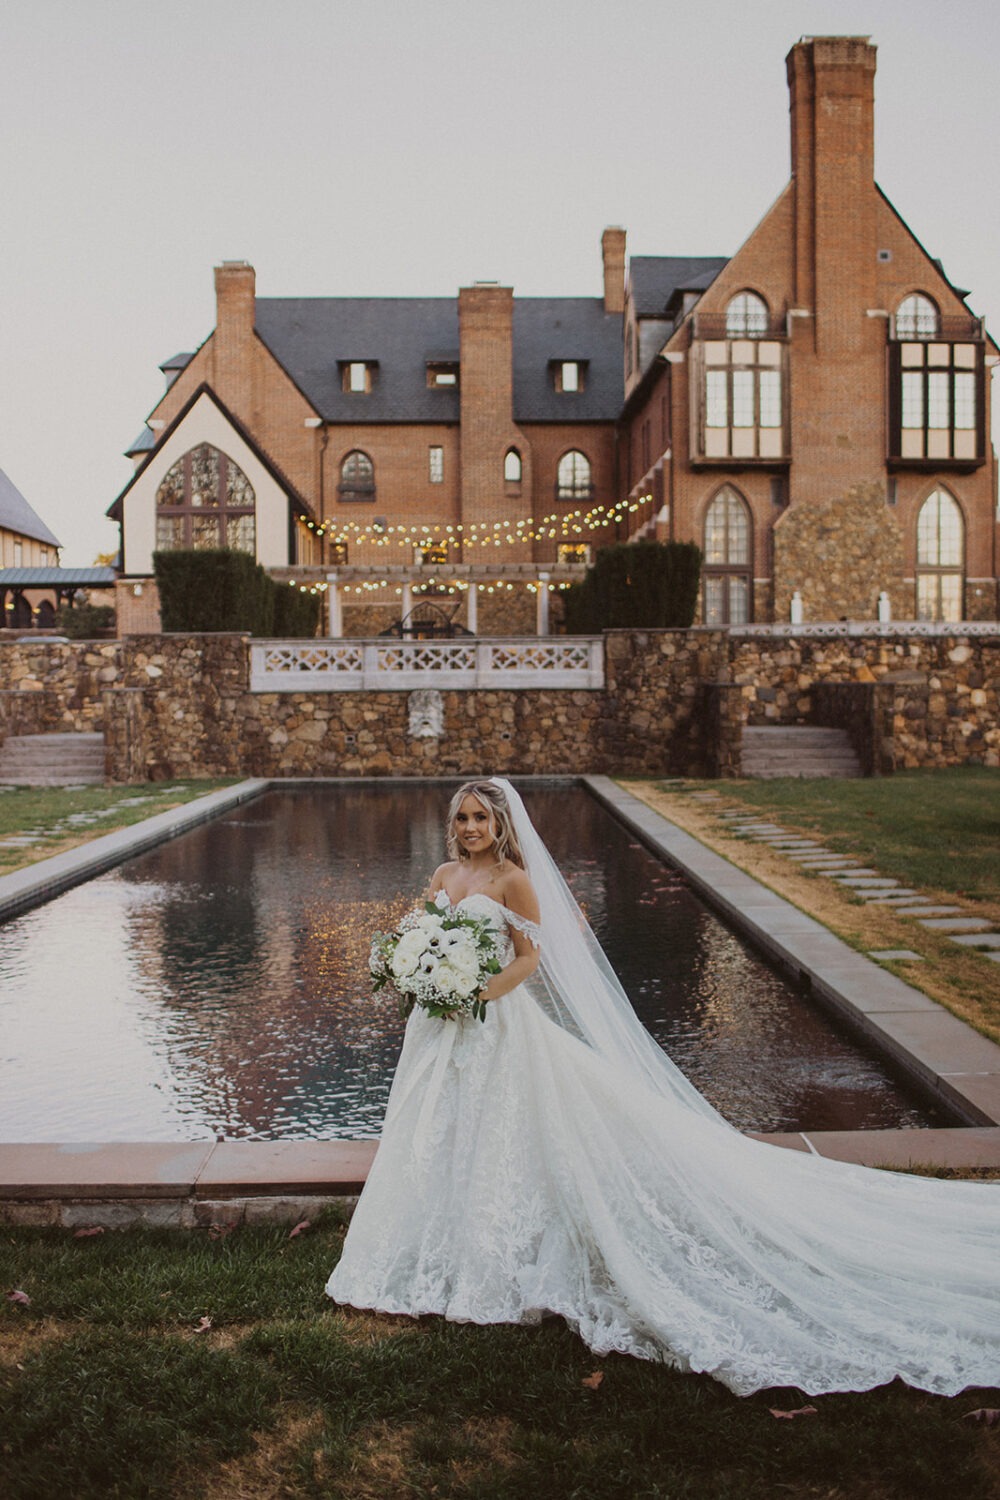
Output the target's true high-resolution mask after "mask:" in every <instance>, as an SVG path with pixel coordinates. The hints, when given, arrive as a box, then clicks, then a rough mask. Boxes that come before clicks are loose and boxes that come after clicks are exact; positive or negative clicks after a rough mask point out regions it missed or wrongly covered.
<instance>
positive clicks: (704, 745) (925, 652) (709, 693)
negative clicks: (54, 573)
mask: <svg viewBox="0 0 1000 1500" xmlns="http://www.w3.org/2000/svg"><path fill="white" fill-rule="evenodd" d="M248 663H249V652H248V642H247V639H246V638H245V637H243V636H239V635H201V636H183V635H177V636H165V635H149V636H130V637H127V638H126V639H124V640H122V641H110V642H105V641H101V642H86V641H84V642H76V641H72V642H67V643H57V642H53V643H51V644H46V643H44V642H42V641H32V642H31V643H29V644H24V645H22V644H19V643H0V738H2V736H3V735H4V734H10V733H39V732H45V731H52V730H56V729H60V730H64V731H65V730H67V729H75V730H99V729H102V728H103V729H104V731H105V734H106V738H107V749H108V764H109V766H110V767H111V774H112V776H113V779H115V780H117V781H125V782H133V781H142V780H147V779H165V778H172V777H181V776H186V777H202V776H228V775H254V776H372V775H388V774H396V775H413V776H427V775H463V774H465V773H466V772H481V771H483V770H487V769H489V770H496V771H506V772H509V773H511V774H518V773H520V774H531V773H536V774H545V773H549V774H555V773H564V772H576V773H585V772H592V773H600V772H605V773H616V774H621V775H635V776H649V775H689V776H731V775H735V774H738V768H739V739H740V734H741V727H742V724H743V723H750V724H791V723H796V722H803V723H805V722H830V723H837V724H840V725H844V726H845V727H847V728H848V729H849V731H850V732H851V734H852V738H853V739H854V741H855V744H856V746H857V747H858V748H859V750H860V751H861V753H862V756H863V760H864V763H865V765H866V766H868V767H871V768H872V769H874V770H876V771H882V772H887V771H891V770H892V769H894V768H899V767H912V766H947V765H957V764H962V763H965V762H969V763H975V764H986V765H993V766H996V765H1000V702H998V690H1000V628H998V630H997V632H995V633H993V634H990V635H985V636H969V635H962V633H961V630H960V627H956V628H955V632H954V634H952V635H937V636H920V637H907V636H902V635H896V636H858V635H849V634H845V635H843V636H841V635H836V636H828V635H827V636H819V635H804V634H792V633H787V634H781V635H778V634H769V635H763V634H762V635H753V636H741V635H738V634H732V635H730V634H728V633H727V632H726V631H721V630H708V629H704V628H698V629H692V630H686V631H685V630H657V631H625V630H621V631H609V632H607V633H606V635H605V677H606V680H605V687H604V689H603V690H600V691H582V690H578V689H577V690H570V689H545V690H539V689H530V690H529V689H525V690H509V689H508V690H499V689H490V690H476V691H470V692H456V691H453V690H452V691H446V690H442V692H441V707H442V714H443V726H442V728H443V732H442V734H441V736H440V737H437V738H435V737H426V738H424V737H417V736H415V735H413V734H411V732H410V730H411V725H410V719H409V709H410V694H409V693H408V692H339V693H335V692H321V693H311V692H310V693H303V692H299V693H251V692H250V691H249V685H248ZM859 689H865V691H859Z"/></svg>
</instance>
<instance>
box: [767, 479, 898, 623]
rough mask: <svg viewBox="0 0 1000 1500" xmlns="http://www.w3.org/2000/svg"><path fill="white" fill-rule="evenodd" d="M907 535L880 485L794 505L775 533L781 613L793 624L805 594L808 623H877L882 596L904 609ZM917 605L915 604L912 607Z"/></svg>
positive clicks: (778, 611)
mask: <svg viewBox="0 0 1000 1500" xmlns="http://www.w3.org/2000/svg"><path fill="white" fill-rule="evenodd" d="M902 574H903V535H902V531H901V530H900V526H899V522H898V521H897V520H896V517H895V516H894V515H893V513H892V511H891V510H890V509H889V507H888V506H887V505H886V500H885V489H884V487H883V486H882V485H880V484H858V485H854V486H853V487H852V488H851V489H850V490H849V491H848V493H847V494H846V495H844V496H842V497H838V498H835V499H830V500H827V501H825V502H823V503H816V504H813V505H793V506H790V507H789V508H788V510H786V511H785V512H784V513H783V514H782V516H781V517H780V518H779V519H778V521H777V522H776V523H775V527H774V611H775V618H776V619H779V620H787V619H788V618H789V611H790V609H791V602H792V595H793V593H794V592H795V591H796V590H798V592H799V595H800V597H801V599H802V609H803V618H804V619H806V620H837V619H840V618H842V617H843V618H844V619H853V620H874V619H875V618H876V616H877V612H878V611H877V606H878V596H879V594H880V592H881V591H882V590H883V589H886V590H887V591H888V592H889V594H890V599H891V604H892V610H893V614H894V615H896V616H897V617H904V618H905V617H906V615H907V614H912V606H911V608H910V609H909V610H905V608H904V597H903V587H902ZM907 602H909V601H907Z"/></svg>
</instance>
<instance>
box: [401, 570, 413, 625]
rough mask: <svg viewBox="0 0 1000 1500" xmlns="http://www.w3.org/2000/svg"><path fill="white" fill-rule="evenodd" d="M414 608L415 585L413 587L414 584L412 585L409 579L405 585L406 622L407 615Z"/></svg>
mask: <svg viewBox="0 0 1000 1500" xmlns="http://www.w3.org/2000/svg"><path fill="white" fill-rule="evenodd" d="M412 608H413V585H412V583H410V581H409V579H407V581H406V583H404V584H403V619H404V620H405V619H406V617H407V615H408V614H409V613H410V610H411V609H412Z"/></svg>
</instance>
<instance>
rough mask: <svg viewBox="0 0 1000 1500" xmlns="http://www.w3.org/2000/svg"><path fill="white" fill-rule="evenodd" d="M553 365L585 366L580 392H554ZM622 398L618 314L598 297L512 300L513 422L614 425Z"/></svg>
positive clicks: (620, 336)
mask: <svg viewBox="0 0 1000 1500" xmlns="http://www.w3.org/2000/svg"><path fill="white" fill-rule="evenodd" d="M552 360H581V361H586V362H587V370H586V374H585V376H584V384H583V390H582V391H575V392H567V393H566V394H563V393H562V392H561V391H557V390H556V389H555V386H554V384H553V379H552V370H551V368H550V361H552ZM624 396H625V390H624V375H623V372H622V317H621V313H606V312H605V311H604V302H603V300H602V299H601V298H600V297H515V299H514V420H515V421H516V422H613V421H615V420H616V419H617V417H618V414H619V412H620V411H621V409H622V401H623V400H624Z"/></svg>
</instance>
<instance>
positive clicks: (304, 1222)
mask: <svg viewBox="0 0 1000 1500" xmlns="http://www.w3.org/2000/svg"><path fill="white" fill-rule="evenodd" d="M311 1227H312V1221H311V1220H310V1219H300V1220H299V1222H298V1223H297V1224H296V1226H295V1228H294V1229H292V1230H290V1231H289V1235H288V1238H289V1239H290V1240H294V1238H295V1236H296V1235H297V1234H305V1232H306V1230H307V1229H309V1228H311Z"/></svg>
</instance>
